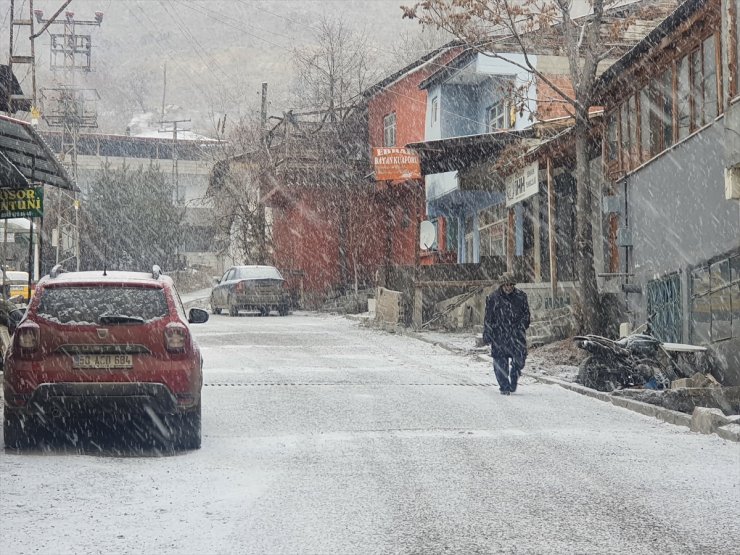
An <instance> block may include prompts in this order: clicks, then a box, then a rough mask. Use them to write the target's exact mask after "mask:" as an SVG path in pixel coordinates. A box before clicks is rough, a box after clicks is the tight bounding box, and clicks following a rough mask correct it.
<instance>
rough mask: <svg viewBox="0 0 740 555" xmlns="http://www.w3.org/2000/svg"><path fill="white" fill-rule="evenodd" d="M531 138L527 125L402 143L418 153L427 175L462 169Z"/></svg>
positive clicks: (533, 133)
mask: <svg viewBox="0 0 740 555" xmlns="http://www.w3.org/2000/svg"><path fill="white" fill-rule="evenodd" d="M531 137H535V131H534V129H532V128H529V129H524V130H521V131H499V132H497V133H485V134H483V135H470V136H467V137H453V138H450V139H441V140H438V141H426V142H423V143H411V144H409V145H406V146H407V147H408V148H411V149H413V150H415V151H416V152H417V153H418V154H419V157H420V158H421V173H422V174H424V175H430V174H435V173H443V172H451V171H460V170H464V169H466V168H469V167H470V166H471V165H473V164H476V163H478V162H480V161H481V160H487V159H489V158H491V157H492V156H496V155H498V154H499V153H500V152H501V150H503V148H504V147H506V146H507V145H510V144H512V143H515V142H517V141H520V140H521V139H527V138H531Z"/></svg>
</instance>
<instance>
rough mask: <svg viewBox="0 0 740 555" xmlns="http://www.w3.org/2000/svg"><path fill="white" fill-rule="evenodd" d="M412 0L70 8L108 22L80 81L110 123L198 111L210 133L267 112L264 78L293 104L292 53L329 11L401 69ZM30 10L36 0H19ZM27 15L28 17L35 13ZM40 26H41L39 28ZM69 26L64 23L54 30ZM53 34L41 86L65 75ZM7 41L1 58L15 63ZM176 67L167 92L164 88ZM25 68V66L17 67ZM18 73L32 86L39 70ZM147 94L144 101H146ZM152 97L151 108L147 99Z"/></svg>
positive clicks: (107, 1) (5, 10)
mask: <svg viewBox="0 0 740 555" xmlns="http://www.w3.org/2000/svg"><path fill="white" fill-rule="evenodd" d="M403 3H405V2H404V0H298V1H296V0H264V1H254V0H125V1H118V0H73V2H72V3H71V4H70V6H69V7H68V8H67V10H69V11H72V12H74V14H75V19H76V20H78V21H79V20H92V19H93V17H94V13H95V12H96V11H102V12H103V14H104V16H103V22H102V24H101V25H100V27H95V26H87V27H82V28H81V29H82V31H80V30H79V29H80V28H78V32H84V33H89V34H90V35H91V40H92V45H93V46H92V48H93V54H92V66H93V71H92V72H91V73H90V74H89V75H82V74H78V75H76V77H75V85H77V86H84V87H90V88H95V89H97V91H98V92H99V94H100V97H101V99H100V101H99V116H100V117H99V120H100V125H101V129H102V130H106V131H108V132H123V131H124V129H125V126H126V125H127V124H128V121H129V119H130V118H131V117H132V116H133V114H134V113H135V112H137V111H138V112H141V111H142V109H141V108H142V107H143V108H144V109H145V110H144V111H153V112H155V113H159V112H160V110H161V106H162V100H163V98H162V97H163V92H165V94H164V97H165V98H164V104H165V105H166V106H169V108H168V110H167V111H168V113H169V114H170V117H177V118H184V119H186V118H188V117H189V118H191V119H192V126H193V127H194V129H195V130H197V131H200V132H204V133H208V132H209V130H212V128H213V126H214V125H213V124H214V122H215V121H216V120H217V119H219V118H220V117H221V116H222V115H223V114H229V117H230V118H231V119H232V120H233V119H236V118H238V117H240V116H244V115H246V114H249V113H255V112H257V111H258V110H259V105H260V91H261V83H262V82H263V81H264V82H267V83H268V99H269V104H270V107H271V109H272V110H273V111H276V112H277V113H280V112H281V111H282V110H283V109H287V108H289V107H291V106H289V104H290V101H291V97H290V92H291V79H292V66H291V52H292V49H293V48H294V47H300V46H302V45H306V44H308V43H310V42H311V40H312V35H313V33H314V30H315V29H316V25H317V23H318V21H319V19H320V18H321V17H322V16H328V17H342V18H343V19H344V21H345V22H346V23H347V25H348V26H349V27H350V28H352V29H354V30H357V31H362V30H365V31H367V32H368V33H369V35H370V37H371V47H372V49H373V52H372V54H373V55H374V57H375V58H376V59H377V60H378V64H379V67H381V68H388V70H389V71H390V70H392V69H395V67H391V66H392V64H393V62H392V60H393V58H394V49H393V45H394V44H396V43H397V42H398V40H399V37H400V36H401V35H402V34H403V33H416V32H418V31H419V29H420V26H419V25H418V23H416V22H410V21H409V20H403V19H402V18H401V13H402V12H401V9H400V7H399V6H400V5H401V4H403ZM62 4H63V2H62V0H36V1H35V2H34V8H35V9H41V10H43V12H44V17H46V18H48V17H50V16H51V15H52V14H53V13H54V12H55V11H56V10H57V9H58V8H59V7H60V6H61V5H62ZM16 10H17V12H16V13H18V12H20V13H22V14H24V16H25V14H26V13H27V11H28V4H27V0H16ZM26 17H27V16H26ZM8 29H9V3H8V5H6V3H3V7H1V8H0V44H2V45H7V44H8V38H7V33H8ZM37 29H38V26H37ZM50 30H51V31H52V32H54V33H62V32H63V27H62V26H61V25H54V26H52V28H51V29H50ZM49 43H50V38H49V34H48V33H45V34H44V35H42V36H41V37H40V38H39V39H38V40H37V41H36V54H37V55H36V58H37V72H38V73H37V81H38V88H39V89H42V88H44V87H47V88H48V87H53V86H54V85H55V84H56V83H61V82H63V76H62V75H61V74H57V75H54V74H53V73H52V72H51V71H50V69H49V62H50V54H49ZM7 55H8V49H7V46H6V47H4V48H3V52H2V54H0V59H2V60H3V62H2V63H6V61H7ZM165 65H166V91H163V88H164V82H165ZM17 73H19V72H17ZM18 78H19V79H20V80H21V81H22V82H23V86H24V89H25V88H26V87H27V85H26V84H27V83H29V82H30V77H29V76H28V75H24V74H23V73H21V74H20V75H18ZM138 98H141V101H140V102H139V101H138V100H137V99H138ZM142 105H143V106H142Z"/></svg>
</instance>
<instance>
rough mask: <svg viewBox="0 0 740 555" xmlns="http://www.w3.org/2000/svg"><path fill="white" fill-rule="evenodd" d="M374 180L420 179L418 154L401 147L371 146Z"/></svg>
mask: <svg viewBox="0 0 740 555" xmlns="http://www.w3.org/2000/svg"><path fill="white" fill-rule="evenodd" d="M373 167H374V168H375V180H376V181H398V180H404V179H421V163H420V162H419V155H418V154H416V153H415V152H414V151H413V150H410V149H408V148H402V147H373Z"/></svg>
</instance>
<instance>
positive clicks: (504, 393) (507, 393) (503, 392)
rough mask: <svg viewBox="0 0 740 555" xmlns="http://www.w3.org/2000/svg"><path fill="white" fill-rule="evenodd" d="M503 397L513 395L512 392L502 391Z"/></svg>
mask: <svg viewBox="0 0 740 555" xmlns="http://www.w3.org/2000/svg"><path fill="white" fill-rule="evenodd" d="M501 395H511V391H501Z"/></svg>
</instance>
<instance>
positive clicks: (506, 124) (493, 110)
mask: <svg viewBox="0 0 740 555" xmlns="http://www.w3.org/2000/svg"><path fill="white" fill-rule="evenodd" d="M509 111H510V110H509V103H508V102H507V101H505V100H499V101H498V102H496V103H495V104H493V105H492V106H490V107H489V108H488V113H487V118H486V119H487V122H488V132H489V133H493V132H494V131H498V130H499V129H509V128H510V127H511V117H510V115H509Z"/></svg>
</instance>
